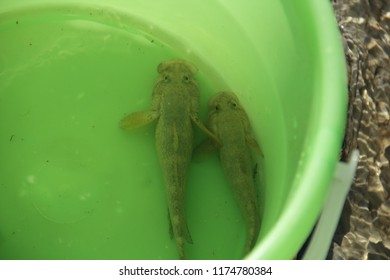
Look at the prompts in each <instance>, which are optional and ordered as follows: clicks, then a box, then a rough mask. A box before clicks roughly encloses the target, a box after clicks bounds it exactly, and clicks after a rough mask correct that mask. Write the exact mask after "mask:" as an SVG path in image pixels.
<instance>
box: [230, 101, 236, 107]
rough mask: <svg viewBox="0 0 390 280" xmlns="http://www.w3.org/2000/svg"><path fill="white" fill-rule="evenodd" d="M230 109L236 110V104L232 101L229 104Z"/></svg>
mask: <svg viewBox="0 0 390 280" xmlns="http://www.w3.org/2000/svg"><path fill="white" fill-rule="evenodd" d="M230 107H231V108H232V109H236V108H237V103H236V102H234V101H231V102H230Z"/></svg>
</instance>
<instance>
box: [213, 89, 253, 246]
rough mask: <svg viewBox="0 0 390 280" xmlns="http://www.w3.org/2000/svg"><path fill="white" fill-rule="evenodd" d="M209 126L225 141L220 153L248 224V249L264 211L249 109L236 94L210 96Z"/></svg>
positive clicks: (222, 143) (223, 166)
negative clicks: (256, 178)
mask: <svg viewBox="0 0 390 280" xmlns="http://www.w3.org/2000/svg"><path fill="white" fill-rule="evenodd" d="M209 106H210V111H209V121H208V126H209V129H210V131H211V132H212V133H214V134H215V136H216V137H217V138H218V139H219V140H220V141H221V145H220V146H219V157H220V162H221V165H222V169H223V171H224V174H225V176H226V177H227V178H228V181H229V182H230V185H231V187H232V190H233V193H234V196H235V199H236V201H237V203H238V205H239V208H240V210H241V213H242V216H243V218H244V220H245V223H246V227H247V242H246V246H245V250H244V253H245V254H247V253H248V252H249V251H250V250H251V249H252V248H253V247H254V245H255V243H256V241H257V237H258V234H259V230H260V214H259V207H258V199H257V192H256V189H255V185H254V166H255V164H254V163H253V160H252V152H253V150H255V151H256V152H257V153H258V154H261V151H260V148H259V146H258V144H257V142H256V140H255V139H254V138H252V136H251V128H250V124H249V119H248V117H247V114H246V112H245V111H244V109H243V108H242V107H241V105H240V103H239V101H238V99H237V97H236V95H235V94H233V93H230V92H221V93H219V94H217V95H216V96H215V97H213V98H212V99H211V100H210V103H209Z"/></svg>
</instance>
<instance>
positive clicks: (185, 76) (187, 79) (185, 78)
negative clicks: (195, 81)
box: [183, 75, 190, 83]
mask: <svg viewBox="0 0 390 280" xmlns="http://www.w3.org/2000/svg"><path fill="white" fill-rule="evenodd" d="M189 81H190V77H189V76H188V75H184V76H183V82H185V83H188V82H189Z"/></svg>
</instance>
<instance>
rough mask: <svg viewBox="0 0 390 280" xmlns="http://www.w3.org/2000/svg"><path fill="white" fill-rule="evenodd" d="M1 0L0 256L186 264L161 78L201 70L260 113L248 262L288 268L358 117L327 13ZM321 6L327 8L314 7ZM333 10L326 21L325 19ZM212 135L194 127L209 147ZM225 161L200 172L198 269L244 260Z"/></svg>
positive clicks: (204, 78)
mask: <svg viewBox="0 0 390 280" xmlns="http://www.w3.org/2000/svg"><path fill="white" fill-rule="evenodd" d="M311 2H314V1H309V0H307V1H299V2H297V3H295V2H294V3H291V1H283V0H279V1H246V2H245V5H243V3H238V2H237V1H218V0H213V1H207V7H206V6H205V5H204V3H203V2H201V1H189V2H188V3H186V4H185V5H184V4H183V3H182V1H177V0H170V1H136V0H132V1H124V0H122V1H119V0H115V1H110V2H108V3H107V4H105V5H101V4H100V3H99V2H98V1H92V0H82V1H81V0H80V1H67V2H64V3H63V4H58V1H50V0H39V1H32V0H25V1H20V0H18V1H9V0H3V1H2V2H1V3H0V259H175V258H177V252H176V245H175V243H174V240H171V239H170V238H169V234H168V219H167V211H166V201H165V190H164V186H163V185H162V182H163V181H162V179H161V178H162V174H161V171H160V168H159V165H158V161H157V158H156V153H155V146H154V127H153V126H149V127H144V128H140V129H139V130H136V131H132V132H123V131H121V130H120V129H119V128H118V122H119V120H120V119H121V118H122V117H123V116H124V115H125V114H127V113H130V112H133V111H141V110H147V109H148V108H149V106H150V100H151V92H152V87H153V82H154V79H155V78H156V77H157V72H156V67H157V65H158V63H159V62H161V61H163V60H166V59H171V58H175V57H179V58H182V59H185V60H188V61H191V62H192V63H193V64H195V65H196V66H197V68H198V69H199V72H198V74H197V77H198V79H199V83H200V88H201V106H202V107H201V111H200V115H201V118H202V119H203V120H206V118H207V101H208V99H209V98H210V97H211V96H212V95H213V94H215V93H216V92H218V91H221V90H229V91H233V92H235V93H236V94H237V96H238V97H239V99H240V101H241V103H242V105H243V107H244V108H245V109H246V111H247V113H248V115H249V118H250V120H251V124H252V127H253V131H254V135H255V137H256V139H257V140H258V142H259V143H260V145H261V148H262V150H263V153H264V159H263V160H259V162H258V166H259V170H258V173H259V176H258V177H259V178H258V179H257V185H258V186H259V188H260V202H261V212H262V221H261V232H260V236H259V241H258V244H257V246H256V247H255V249H254V250H253V253H252V254H251V255H250V256H249V257H250V258H263V259H264V258H265V259H270V258H271V259H290V258H292V257H293V256H294V254H295V253H296V252H297V250H298V249H299V247H300V246H301V245H302V243H303V242H304V240H305V238H306V237H307V235H308V234H309V232H310V229H311V227H312V226H313V225H314V223H315V221H316V218H317V217H318V214H319V213H320V210H321V206H322V203H323V200H324V198H325V195H326V192H327V188H328V185H329V183H330V181H331V178H332V174H333V172H334V168H335V164H336V162H337V157H338V151H339V148H340V145H341V140H342V135H343V125H344V121H345V116H344V115H345V107H346V95H345V74H344V72H345V67H344V61H343V55H342V48H341V44H340V42H339V37H338V33H337V27H336V24H335V20H334V19H333V15H332V12H331V7H330V5H329V3H325V2H326V1H323V2H324V3H316V4H314V3H311ZM316 2H320V1H316ZM319 15H321V16H319ZM204 138H205V135H202V133H200V132H199V131H197V132H196V138H195V140H196V142H197V143H199V142H200V141H201V140H202V139H204ZM227 185H228V183H227V181H226V179H225V178H224V176H223V174H222V171H221V168H220V166H219V163H218V158H217V155H216V154H215V155H211V156H210V158H209V159H206V160H205V161H204V162H200V163H199V162H194V163H193V164H192V165H191V170H190V174H189V180H188V186H187V187H188V189H187V194H186V205H187V214H188V219H189V227H190V230H191V233H192V235H193V236H192V237H193V239H194V244H193V245H188V246H187V247H186V251H188V257H189V258H190V259H239V258H242V257H243V256H242V248H243V246H244V242H245V225H244V223H243V221H242V218H241V216H240V213H239V210H238V208H237V206H236V205H235V201H234V199H233V197H232V195H231V194H230V191H229V188H228V186H227Z"/></svg>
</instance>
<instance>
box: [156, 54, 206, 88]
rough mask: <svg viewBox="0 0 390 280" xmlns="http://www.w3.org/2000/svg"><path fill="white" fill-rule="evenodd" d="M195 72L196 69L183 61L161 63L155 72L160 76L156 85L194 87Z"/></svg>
mask: <svg viewBox="0 0 390 280" xmlns="http://www.w3.org/2000/svg"><path fill="white" fill-rule="evenodd" d="M197 71H198V69H197V68H196V67H195V66H194V65H192V64H191V63H189V62H187V61H184V60H178V59H173V60H167V61H163V62H161V63H160V64H159V65H158V67H157V72H158V73H159V74H160V76H159V78H158V80H157V83H162V84H180V85H183V86H185V85H190V84H195V85H196V80H195V78H194V76H195V74H196V72H197Z"/></svg>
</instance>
